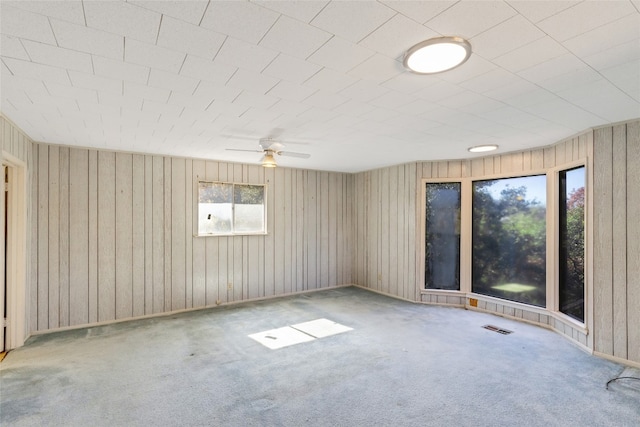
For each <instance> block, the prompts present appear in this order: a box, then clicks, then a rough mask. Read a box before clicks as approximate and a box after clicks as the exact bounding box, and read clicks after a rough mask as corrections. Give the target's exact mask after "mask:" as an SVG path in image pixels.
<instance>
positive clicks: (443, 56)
mask: <svg viewBox="0 0 640 427" xmlns="http://www.w3.org/2000/svg"><path fill="white" fill-rule="evenodd" d="M470 56H471V44H469V42H468V41H466V40H465V39H463V38H461V37H436V38H433V39H429V40H425V41H423V42H420V43H418V44H416V45H415V46H413V47H411V48H410V49H409V50H408V51H407V53H405V55H404V61H403V62H402V63H403V65H404V66H405V68H407V69H408V70H409V71H411V72H414V73H417V74H436V73H441V72H443V71H448V70H451V69H453V68H456V67H458V66H460V65H462V64H463V63H464V62H465V61H466V60H467V59H469V57H470Z"/></svg>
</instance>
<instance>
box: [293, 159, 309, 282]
mask: <svg viewBox="0 0 640 427" xmlns="http://www.w3.org/2000/svg"><path fill="white" fill-rule="evenodd" d="M295 176H296V178H295V182H296V186H295V192H296V197H295V198H296V210H295V218H296V221H295V224H296V234H295V235H296V239H295V247H296V249H295V261H296V262H295V266H296V268H295V275H294V280H295V283H296V287H295V290H296V291H298V292H300V291H303V290H305V289H306V288H307V282H306V277H307V272H306V262H305V256H306V253H305V241H306V240H305V221H306V218H305V188H307V182H306V172H305V171H302V170H297V171H295Z"/></svg>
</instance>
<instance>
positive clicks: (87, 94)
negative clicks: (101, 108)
mask: <svg viewBox="0 0 640 427" xmlns="http://www.w3.org/2000/svg"><path fill="white" fill-rule="evenodd" d="M46 86H47V90H48V91H49V93H50V94H51V95H52V96H57V97H60V98H70V99H76V100H78V101H86V102H98V93H97V92H96V91H95V90H92V89H84V88H80V87H74V86H70V85H61V84H56V83H47V84H46Z"/></svg>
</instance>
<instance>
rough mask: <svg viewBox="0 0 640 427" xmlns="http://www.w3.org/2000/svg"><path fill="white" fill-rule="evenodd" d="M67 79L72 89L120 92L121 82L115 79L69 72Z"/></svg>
mask: <svg viewBox="0 0 640 427" xmlns="http://www.w3.org/2000/svg"><path fill="white" fill-rule="evenodd" d="M69 78H70V79H71V84H72V85H73V86H74V87H80V88H84V89H93V90H98V91H113V92H118V93H121V92H122V80H121V79H116V78H107V77H98V76H95V75H93V74H86V73H80V72H78V71H72V70H71V71H69Z"/></svg>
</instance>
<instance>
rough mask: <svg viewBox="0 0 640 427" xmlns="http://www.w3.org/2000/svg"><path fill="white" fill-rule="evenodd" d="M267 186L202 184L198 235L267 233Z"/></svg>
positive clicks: (199, 197)
mask: <svg viewBox="0 0 640 427" xmlns="http://www.w3.org/2000/svg"><path fill="white" fill-rule="evenodd" d="M266 231H267V230H266V221H265V187H264V185H248V184H231V183H225V182H199V183H198V234H199V235H233V234H264V233H266Z"/></svg>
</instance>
